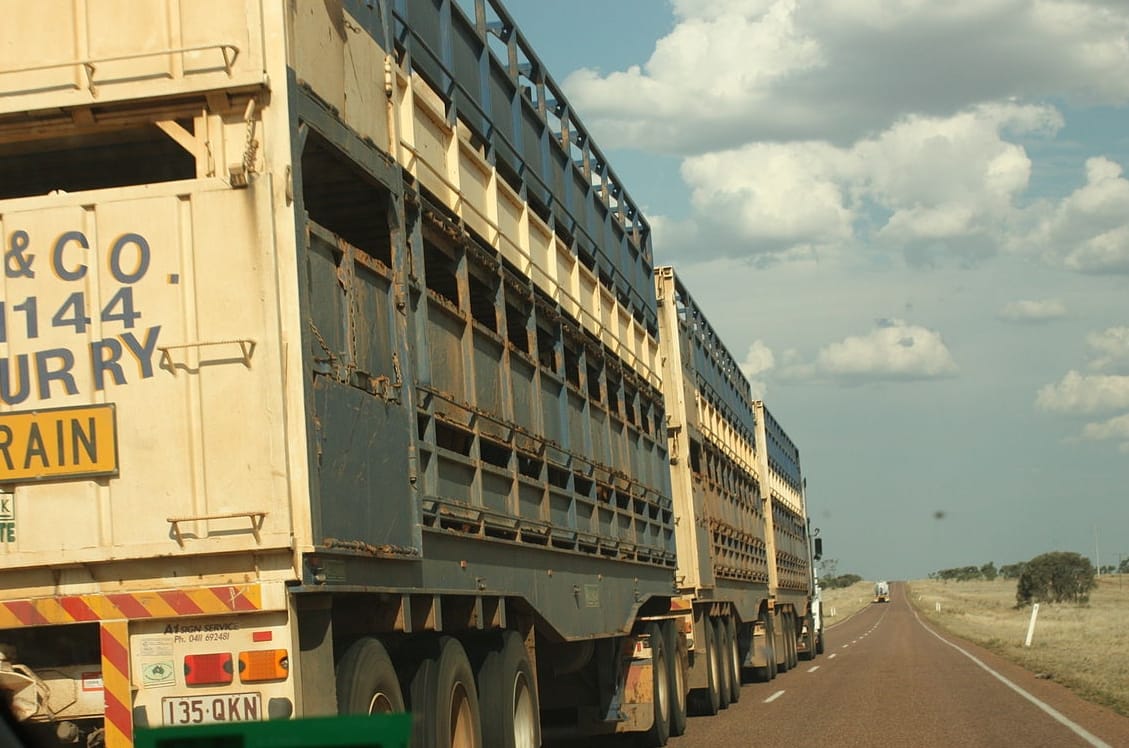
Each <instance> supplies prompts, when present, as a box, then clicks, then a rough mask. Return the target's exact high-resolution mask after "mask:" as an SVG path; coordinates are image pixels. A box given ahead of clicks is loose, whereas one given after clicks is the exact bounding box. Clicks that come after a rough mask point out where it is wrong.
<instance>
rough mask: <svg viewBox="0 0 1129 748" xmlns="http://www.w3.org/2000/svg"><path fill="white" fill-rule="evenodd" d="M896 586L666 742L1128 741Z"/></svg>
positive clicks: (1114, 717)
mask: <svg viewBox="0 0 1129 748" xmlns="http://www.w3.org/2000/svg"><path fill="white" fill-rule="evenodd" d="M892 592H893V599H892V601H891V602H890V603H888V604H875V605H871V606H869V607H868V608H866V609H865V610H863V611H861V612H859V613H857V614H856V615H854V616H853V617H851V618H849V619H847V620H846V621H843V622H842V623H839V624H837V625H835V626H834V627H832V628H830V629H828V630H827V631H826V646H825V651H824V654H822V655H820V656H819V657H817V658H816V659H815V660H813V661H804V660H801V661H800V664H799V666H798V667H796V668H795V669H793V670H791V671H790V672H787V673H783V674H781V675H779V676H778V677H777V678H776V679H775V680H773V681H772V682H770V683H748V682H746V684H745V685H744V687H743V688H742V689H741V700H740V701H739V702H738V703H737V704H733V705H731V706H730V707H729V708H728V709H727V710H725V711H723V712H721V713H720V714H718V715H717V716H716V717H691V718H690V722H689V725H688V727H687V730H686V734H685V735H683V736H682V737H679V738H673V739H671V741H670V743H669V745H670V746H672V748H721V746H752V745H766V744H770V743H774V744H777V745H783V744H789V745H792V746H820V747H821V748H848V747H850V746H913V747H914V748H932V747H934V746H937V747H940V746H944V747H945V748H952V747H953V746H960V747H961V748H964V747H965V746H992V747H993V748H998V747H999V746H1023V747H1024V748H1033V747H1035V746H1047V747H1048V748H1050V747H1052V746H1053V747H1054V748H1067V747H1069V746H1129V719H1127V718H1125V717H1122V716H1120V715H1118V714H1116V713H1115V712H1112V711H1110V710H1109V709H1105V708H1103V707H1099V706H1095V705H1093V704H1090V703H1088V702H1086V701H1083V700H1081V699H1079V698H1078V697H1076V696H1074V695H1073V694H1071V693H1070V692H1069V691H1068V690H1066V689H1065V688H1064V687H1062V686H1060V685H1058V684H1057V683H1054V682H1052V681H1049V680H1041V679H1038V678H1036V677H1035V675H1034V674H1032V673H1029V672H1027V671H1026V670H1023V669H1022V668H1019V667H1017V666H1015V665H1012V664H1011V663H1009V662H1007V661H1005V660H1002V659H1000V658H999V657H996V656H995V655H993V654H992V653H990V652H988V651H986V650H984V649H981V648H979V647H977V646H975V645H973V644H970V643H968V642H966V641H964V640H961V639H954V638H952V637H949V636H947V635H941V634H940V633H939V632H936V631H935V630H934V629H933V628H932V626H930V625H928V624H926V623H925V622H924V621H922V620H919V619H918V617H917V616H916V614H915V613H914V611H913V609H912V608H911V607H910V605H909V603H908V601H907V600H906V598H905V596H904V588H903V587H902V585H895V586H894V587H893V590H892ZM617 744H619V745H623V743H622V742H618V741H617ZM583 745H585V746H587V747H588V748H590V747H591V746H593V745H594V743H593V742H591V741H588V742H586V743H584V744H583Z"/></svg>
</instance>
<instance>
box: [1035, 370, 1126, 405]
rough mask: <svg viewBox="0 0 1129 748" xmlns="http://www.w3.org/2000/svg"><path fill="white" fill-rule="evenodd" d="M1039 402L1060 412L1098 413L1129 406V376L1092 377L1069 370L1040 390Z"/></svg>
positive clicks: (1037, 401)
mask: <svg viewBox="0 0 1129 748" xmlns="http://www.w3.org/2000/svg"><path fill="white" fill-rule="evenodd" d="M1035 402H1036V404H1038V406H1039V407H1040V408H1042V409H1043V410H1049V411H1056V412H1060V413H1098V412H1102V411H1110V410H1120V409H1122V408H1129V376H1115V375H1114V376H1107V375H1094V376H1088V375H1084V374H1080V373H1079V372H1077V371H1073V370H1072V371H1069V372H1067V374H1066V376H1064V377H1063V378H1062V380H1061V381H1059V382H1058V383H1057V384H1048V385H1046V386H1045V387H1043V388H1042V389H1040V390H1039V394H1038V395H1037V396H1036V398H1035Z"/></svg>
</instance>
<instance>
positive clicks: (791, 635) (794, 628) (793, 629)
mask: <svg viewBox="0 0 1129 748" xmlns="http://www.w3.org/2000/svg"><path fill="white" fill-rule="evenodd" d="M799 633H800V622H799V621H798V620H796V614H795V613H794V612H792V613H789V614H788V657H789V659H790V660H791V662H790V664H789V667H791V668H797V667H799V665H800V648H799V646H798V644H797V639H796V637H797V636H799Z"/></svg>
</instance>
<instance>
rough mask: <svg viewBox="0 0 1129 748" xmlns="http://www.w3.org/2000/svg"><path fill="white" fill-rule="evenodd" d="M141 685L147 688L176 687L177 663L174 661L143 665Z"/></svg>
mask: <svg viewBox="0 0 1129 748" xmlns="http://www.w3.org/2000/svg"><path fill="white" fill-rule="evenodd" d="M141 684H142V685H143V686H145V687H146V688H165V687H168V686H175V685H176V663H175V662H174V661H173V660H172V659H168V660H159V661H156V662H142V663H141Z"/></svg>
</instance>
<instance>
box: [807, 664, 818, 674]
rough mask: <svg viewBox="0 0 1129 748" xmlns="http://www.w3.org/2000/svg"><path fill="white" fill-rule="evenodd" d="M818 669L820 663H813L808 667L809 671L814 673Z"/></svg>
mask: <svg viewBox="0 0 1129 748" xmlns="http://www.w3.org/2000/svg"><path fill="white" fill-rule="evenodd" d="M816 670H819V665H812V666H811V667H809V668H808V672H809V673H814V672H815V671H816Z"/></svg>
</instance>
